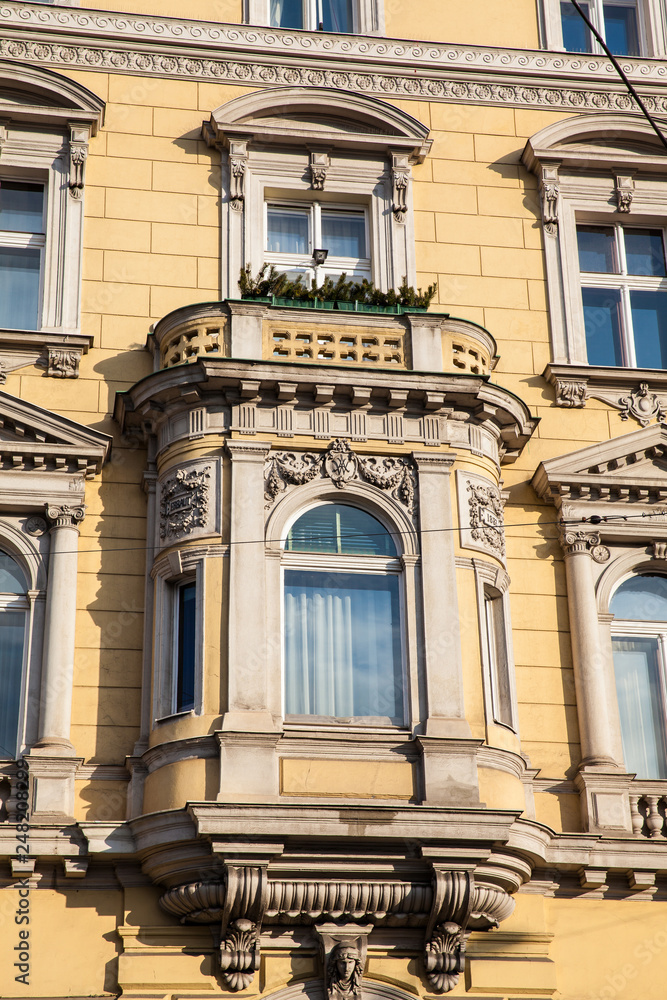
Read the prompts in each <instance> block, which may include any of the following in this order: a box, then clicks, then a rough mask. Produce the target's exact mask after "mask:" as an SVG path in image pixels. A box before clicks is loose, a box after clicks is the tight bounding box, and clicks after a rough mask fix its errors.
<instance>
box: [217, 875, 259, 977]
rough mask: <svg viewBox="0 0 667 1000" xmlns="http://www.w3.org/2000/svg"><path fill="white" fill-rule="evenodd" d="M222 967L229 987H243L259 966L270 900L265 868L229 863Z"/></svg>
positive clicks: (222, 924)
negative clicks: (260, 938)
mask: <svg viewBox="0 0 667 1000" xmlns="http://www.w3.org/2000/svg"><path fill="white" fill-rule="evenodd" d="M226 877H227V887H226V893H225V904H224V908H223V912H222V923H221V928H220V968H221V970H222V974H223V977H224V980H225V982H226V984H227V986H228V987H229V988H230V990H233V991H234V992H235V993H236V992H238V991H239V990H244V989H246V987H248V986H249V985H250V983H251V982H252V981H253V979H254V978H255V973H256V972H257V970H258V969H259V960H260V950H259V934H260V928H261V924H262V918H263V916H264V911H265V910H266V904H267V901H268V878H267V873H266V868H265V867H264V866H261V867H254V866H253V867H249V866H248V867H245V866H244V867H239V868H237V867H236V866H234V865H227V866H226Z"/></svg>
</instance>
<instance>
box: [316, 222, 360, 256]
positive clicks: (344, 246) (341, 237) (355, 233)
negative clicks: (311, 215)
mask: <svg viewBox="0 0 667 1000" xmlns="http://www.w3.org/2000/svg"><path fill="white" fill-rule="evenodd" d="M322 246H323V248H325V249H327V250H328V251H329V256H330V257H366V256H367V254H366V220H365V218H364V216H363V214H362V213H361V212H359V213H355V214H354V215H353V214H352V213H344V212H322Z"/></svg>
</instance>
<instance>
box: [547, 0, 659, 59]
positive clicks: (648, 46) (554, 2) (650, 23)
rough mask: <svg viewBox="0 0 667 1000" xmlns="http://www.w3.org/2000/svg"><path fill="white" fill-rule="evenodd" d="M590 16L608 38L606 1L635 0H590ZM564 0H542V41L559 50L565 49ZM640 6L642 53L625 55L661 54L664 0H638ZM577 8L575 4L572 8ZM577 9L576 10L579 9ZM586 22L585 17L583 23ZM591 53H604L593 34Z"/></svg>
mask: <svg viewBox="0 0 667 1000" xmlns="http://www.w3.org/2000/svg"><path fill="white" fill-rule="evenodd" d="M587 2H588V3H589V10H590V19H591V21H592V22H593V24H594V25H595V27H596V28H597V30H598V31H599V32H600V34H601V35H602V37H603V38H604V19H603V17H602V8H603V4H606V3H610V4H618V5H621V6H623V4H624V3H625V2H632V0H587ZM560 5H561V0H541V26H542V44H543V47H544V48H547V49H553V50H555V51H558V52H563V51H565V49H564V42H563V27H562V22H561V6H560ZM635 5H636V7H637V22H638V35H639V51H640V55H639V56H638V57H636V56H625V57H624V58H628V59H632V58H646V57H653V58H655V57H656V56H661V55H664V54H665V51H666V50H667V49H666V28H667V20H666V12H665V8H664V4H663V3H662V0H635ZM572 9H573V10H574V7H573V8H572ZM575 13H576V11H575ZM583 23H584V22H583V21H582V24H583ZM591 46H592V47H591V53H590V54H593V55H595V54H600V53H602V48H601V46H600V45H599V43H598V42H597V41H596V40H595V39H594V38H593V39H592V43H591ZM571 54H572V55H573V56H576V55H580V56H586V55H587V53H574V52H573V53H571Z"/></svg>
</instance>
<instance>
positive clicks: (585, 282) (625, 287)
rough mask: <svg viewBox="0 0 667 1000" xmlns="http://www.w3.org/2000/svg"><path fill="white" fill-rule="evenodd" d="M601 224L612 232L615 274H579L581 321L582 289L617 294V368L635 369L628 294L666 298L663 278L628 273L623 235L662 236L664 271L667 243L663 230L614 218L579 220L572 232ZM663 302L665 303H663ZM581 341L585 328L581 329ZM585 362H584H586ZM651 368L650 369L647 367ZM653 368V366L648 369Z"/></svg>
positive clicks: (665, 280) (665, 285)
mask: <svg viewBox="0 0 667 1000" xmlns="http://www.w3.org/2000/svg"><path fill="white" fill-rule="evenodd" d="M665 222H667V220H665ZM595 225H602V226H606V227H608V228H611V229H613V230H614V239H615V245H616V251H617V254H618V264H619V272H618V273H613V272H607V271H605V272H597V271H581V270H580V271H579V293H580V298H581V322H582V323H583V319H584V308H583V288H584V287H586V288H601V289H604V288H607V289H609V290H610V291H619V292H620V297H621V351H622V354H623V362H624V363H623V364H622V365H619V366H618V367H622V368H636V367H637V360H636V352H635V337H634V330H633V324H632V309H631V304H630V293H631V292H632V291H651V292H654V291H661V292H664V293H665V295H667V275H666V276H665V277H651V276H648V275H634V274H628V271H627V262H626V254H625V238H624V236H623V233H624V231H625V230H628V229H646V228H650V229H656V230H659V231H660V232H661V234H662V249H663V258H664V261H665V265H666V266H665V270H666V271H667V242H666V240H665V229H664V228H663V226H660V225H651V226H640V225H638V224H637V223H634V225H633V223H632V222H630V221H629V222H627V223H625V222H619V221H618V220H617V219H614V220H607V221H605V222H602V223H600V222H590V221H588V220H586V219H582V218H579V219H578V220H577V223H576V229H577V231H578V229H579V228H580V227H581V226H595ZM666 301H667V300H666ZM584 338H585V329H584ZM587 360H588V359H587ZM649 367H651V366H649ZM652 367H657V366H655V365H654V366H652Z"/></svg>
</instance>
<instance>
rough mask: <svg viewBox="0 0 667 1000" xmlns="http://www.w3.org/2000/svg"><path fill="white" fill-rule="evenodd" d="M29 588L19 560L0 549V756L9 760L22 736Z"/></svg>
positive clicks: (14, 755) (13, 755)
mask: <svg viewBox="0 0 667 1000" xmlns="http://www.w3.org/2000/svg"><path fill="white" fill-rule="evenodd" d="M27 589H28V588H27V584H26V581H25V577H24V575H23V573H22V571H21V569H20V568H19V566H18V564H17V562H16V561H15V560H14V559H12V557H11V556H9V555H7V553H6V552H0V757H5V758H10V759H14V758H15V757H16V753H17V745H18V738H19V721H20V715H21V689H22V681H23V659H24V646H25V630H26V613H27V610H28V599H27V597H26V591H27Z"/></svg>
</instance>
